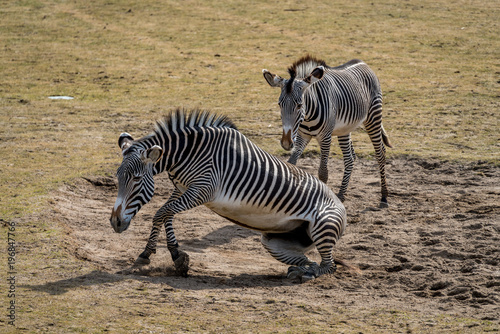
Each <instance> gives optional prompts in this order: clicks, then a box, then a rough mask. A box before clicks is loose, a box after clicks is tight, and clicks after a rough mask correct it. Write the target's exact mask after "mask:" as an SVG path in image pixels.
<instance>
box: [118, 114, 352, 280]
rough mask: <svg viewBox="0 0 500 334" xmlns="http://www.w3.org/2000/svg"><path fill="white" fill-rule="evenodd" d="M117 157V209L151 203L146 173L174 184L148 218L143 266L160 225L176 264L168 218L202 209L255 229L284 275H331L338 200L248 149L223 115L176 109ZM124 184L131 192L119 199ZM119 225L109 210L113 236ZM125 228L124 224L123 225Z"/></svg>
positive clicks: (339, 221) (340, 214)
mask: <svg viewBox="0 0 500 334" xmlns="http://www.w3.org/2000/svg"><path fill="white" fill-rule="evenodd" d="M155 147H156V148H161V150H162V153H163V154H162V155H161V158H159V159H158V160H157V161H154V162H149V163H144V161H147V159H146V158H144V157H146V156H148V154H149V153H148V152H149V151H151V150H153V148H155ZM123 155H124V159H123V162H122V165H121V166H120V168H119V169H118V173H117V176H118V180H119V190H118V191H119V196H118V199H117V204H115V208H117V207H118V206H119V205H121V204H120V203H118V200H121V201H122V202H124V203H138V204H140V205H142V204H144V201H143V199H147V200H150V199H151V196H149V194H150V192H151V191H152V190H153V189H154V183H153V181H152V175H155V174H158V173H161V172H167V173H168V175H169V177H170V179H171V180H172V182H173V184H174V185H175V187H176V190H175V191H174V193H173V194H172V196H171V197H170V199H169V200H168V201H167V203H165V205H164V206H162V207H161V208H160V209H159V210H158V212H157V213H156V215H155V216H154V218H153V229H152V231H151V235H150V238H149V240H148V243H147V245H146V248H145V250H144V252H143V253H142V254H141V255H140V257H139V259H140V261H142V262H148V261H149V260H148V259H149V257H150V255H151V254H153V253H155V252H156V248H157V242H158V236H159V232H160V228H161V226H162V225H164V226H165V229H166V233H167V246H168V249H169V250H170V252H171V253H172V258H173V260H174V262H175V261H176V260H178V258H179V256H180V254H181V253H180V252H181V251H180V250H179V246H178V243H177V240H176V237H175V234H174V231H173V228H172V219H173V217H174V215H175V214H177V213H178V212H181V211H185V210H189V209H191V208H193V207H196V206H199V205H206V206H207V207H209V208H210V209H212V210H213V211H214V212H216V213H217V214H219V215H221V216H223V217H225V218H227V219H228V220H230V221H232V222H234V223H236V224H238V225H241V226H244V227H247V228H250V229H254V230H257V231H260V232H261V233H262V239H261V240H262V244H263V245H264V247H265V248H266V249H267V250H268V251H269V253H270V254H271V255H272V256H274V257H275V258H276V259H277V260H279V261H281V262H283V263H286V264H289V265H291V266H292V267H291V268H290V270H289V277H292V278H293V277H297V278H300V279H302V280H308V279H312V278H315V277H318V276H319V275H322V274H325V273H330V272H333V271H334V269H335V263H334V261H333V258H332V251H333V247H334V245H335V244H336V242H337V241H338V239H339V238H340V237H341V236H342V233H343V231H344V228H345V224H346V213H345V209H344V206H343V205H342V203H341V201H340V200H339V199H338V198H337V197H336V196H335V194H334V193H333V192H332V191H331V190H330V189H329V188H328V187H327V186H326V185H325V184H324V183H323V182H321V181H319V180H318V179H317V178H315V177H314V176H311V175H309V174H307V173H306V172H304V171H302V170H300V169H298V168H297V167H295V166H293V165H291V164H289V163H286V162H282V161H281V160H279V159H277V158H276V157H273V156H272V155H270V154H268V153H266V152H265V151H263V150H261V149H260V148H259V147H257V146H256V145H254V144H253V143H252V142H251V141H250V140H248V139H247V138H246V137H245V136H244V135H242V134H241V133H240V132H239V131H238V130H237V129H236V128H235V127H234V125H233V124H232V123H231V122H230V121H229V120H228V119H227V118H225V117H221V116H215V115H213V114H209V113H207V112H202V111H194V112H192V113H186V112H184V111H182V110H177V111H175V112H172V113H171V114H170V115H169V116H167V118H165V119H164V120H163V121H161V122H158V124H157V127H156V130H155V131H154V133H153V134H151V135H149V136H146V137H144V138H141V139H139V140H137V141H132V142H130V146H126V147H125V150H124V151H123ZM138 162H142V166H140V163H138ZM141 173H150V176H151V177H150V176H149V175H148V177H146V176H145V175H142V182H136V181H138V180H139V179H137V178H134V176H133V175H136V174H141ZM146 180H147V182H145V181H146ZM150 180H151V181H150ZM122 187H124V189H132V190H131V191H126V192H125V191H124V192H123V194H122V193H121V191H122ZM120 194H122V195H120ZM127 195H128V196H130V197H127ZM120 196H122V198H120ZM140 205H139V208H140ZM125 206H126V205H125ZM134 208H135V207H134ZM137 211H138V208H137ZM137 211H135V213H137ZM131 218H132V217H130V219H131ZM120 220H121V218H120V217H118V216H117V215H115V214H114V212H113V214H112V219H111V224H112V225H113V227H114V228H115V230H116V231H117V232H121V231H122V230H120V229H117V227H116V226H117V224H118V221H120ZM129 223H130V220H129V221H128V222H125V224H126V225H127V227H128V224H129ZM125 224H123V223H122V225H125ZM314 246H316V248H317V249H318V251H319V253H320V255H321V258H322V262H321V263H320V264H319V265H318V264H316V263H314V262H312V261H310V260H309V259H308V258H307V257H306V256H305V255H304V253H305V252H306V251H307V250H308V249H310V248H311V247H314ZM186 271H187V269H186Z"/></svg>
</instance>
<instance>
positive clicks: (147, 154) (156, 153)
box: [141, 145, 163, 164]
mask: <svg viewBox="0 0 500 334" xmlns="http://www.w3.org/2000/svg"><path fill="white" fill-rule="evenodd" d="M162 155H163V149H162V148H161V147H160V146H158V145H155V146H153V147H151V148H148V149H147V150H145V151H144V152H142V154H141V159H142V162H144V163H145V164H147V163H150V162H152V163H157V162H158V160H160V158H161V156H162Z"/></svg>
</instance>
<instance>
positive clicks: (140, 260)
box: [134, 255, 151, 266]
mask: <svg viewBox="0 0 500 334" xmlns="http://www.w3.org/2000/svg"><path fill="white" fill-rule="evenodd" d="M150 263H151V260H150V259H148V258H147V257H142V256H140V255H139V257H138V258H137V260H135V262H134V265H136V266H144V265H147V264H150Z"/></svg>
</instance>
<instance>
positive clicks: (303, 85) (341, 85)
mask: <svg viewBox="0 0 500 334" xmlns="http://www.w3.org/2000/svg"><path fill="white" fill-rule="evenodd" d="M263 72H264V77H265V78H266V80H267V81H268V83H269V84H270V85H271V86H278V87H281V95H280V97H279V100H278V104H279V106H280V109H281V119H282V123H283V138H282V146H283V147H284V148H285V149H287V148H290V149H291V148H294V150H293V151H292V154H291V156H290V159H289V162H290V163H292V164H296V162H297V160H298V158H299V157H300V155H301V154H302V152H303V151H304V149H305V147H306V146H307V144H308V143H309V141H310V140H311V139H312V138H315V139H316V140H317V141H318V143H319V145H320V150H321V161H320V167H319V171H318V176H319V178H320V180H322V181H323V182H325V183H326V182H327V180H328V169H327V163H328V157H329V154H330V146H331V142H332V135H333V136H337V137H338V141H339V145H340V148H341V149H342V153H343V157H344V177H343V180H342V185H341V187H340V191H339V193H338V196H339V198H340V199H341V200H342V201H343V200H344V197H345V193H346V190H347V187H348V184H349V179H350V176H351V172H352V169H353V165H354V160H355V159H356V155H355V153H354V148H353V146H352V141H351V132H352V131H354V130H355V129H356V128H357V127H359V126H361V125H364V127H365V129H366V132H367V133H368V135H369V136H370V139H371V141H372V143H373V146H374V148H375V154H376V157H377V161H378V165H379V170H380V177H381V193H382V198H381V206H386V205H387V196H388V191H387V185H386V177H385V146H388V147H392V146H391V144H390V142H389V139H388V137H387V134H386V132H385V130H384V128H383V126H382V92H381V89H380V84H379V81H378V79H377V77H376V75H375V73H373V71H372V70H371V69H370V68H369V67H368V66H367V65H366V64H365V63H364V62H362V61H361V60H357V59H354V60H351V61H349V62H348V63H346V64H344V65H341V66H338V67H329V66H327V65H326V63H325V62H324V61H323V60H318V59H315V58H313V57H311V56H306V57H304V58H301V59H299V60H298V61H297V62H295V63H294V64H293V65H292V66H291V67H290V68H289V69H288V72H289V74H290V79H288V80H285V79H283V78H281V77H279V76H277V75H274V74H271V73H270V72H268V71H267V70H264V71H263ZM288 134H289V135H290V138H287V137H286V136H287V135H288ZM288 141H290V142H292V143H291V144H290V145H289V144H288Z"/></svg>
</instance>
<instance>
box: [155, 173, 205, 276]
mask: <svg viewBox="0 0 500 334" xmlns="http://www.w3.org/2000/svg"><path fill="white" fill-rule="evenodd" d="M200 178H201V179H202V182H201V185H198V184H197V182H196V181H194V182H193V183H192V184H191V186H190V187H189V188H188V189H187V190H186V192H184V193H183V194H182V195H180V194H181V193H180V192H179V191H177V190H176V191H175V192H174V194H172V196H171V198H170V199H169V200H168V201H167V203H165V204H164V205H163V206H162V207H161V208H160V210H158V212H156V214H155V216H154V218H153V229H155V227H156V228H157V229H158V230H159V227H160V226H161V225H162V224H163V223H164V224H165V230H166V232H167V247H168V250H169V251H170V254H171V255H172V260H173V261H174V265H175V270H176V271H177V273H178V274H179V275H181V276H187V274H188V270H189V255H188V254H187V253H185V252H183V251H182V250H180V249H179V244H178V243H177V239H176V238H175V234H174V229H173V227H172V220H173V218H174V215H175V214H177V213H179V212H182V211H186V210H189V209H192V208H194V207H196V206H199V205H201V204H203V203H206V202H208V199H209V198H210V197H211V196H212V193H213V188H211V187H210V186H207V185H206V183H205V180H206V179H207V176H206V175H204V174H202V175H201V177H200ZM157 240H158V233H156V234H155V235H154V236H153V234H151V237H150V240H149V241H148V245H146V250H145V251H148V248H150V249H156V242H157Z"/></svg>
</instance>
